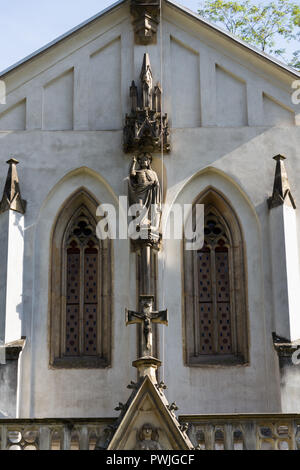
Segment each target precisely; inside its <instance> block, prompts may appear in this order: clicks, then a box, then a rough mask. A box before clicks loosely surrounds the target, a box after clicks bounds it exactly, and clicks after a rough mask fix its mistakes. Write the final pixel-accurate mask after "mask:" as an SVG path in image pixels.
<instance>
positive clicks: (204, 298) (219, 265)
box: [183, 188, 248, 366]
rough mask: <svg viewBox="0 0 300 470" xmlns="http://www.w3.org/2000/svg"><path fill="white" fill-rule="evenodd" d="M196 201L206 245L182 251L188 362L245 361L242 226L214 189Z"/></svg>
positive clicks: (228, 362)
mask: <svg viewBox="0 0 300 470" xmlns="http://www.w3.org/2000/svg"><path fill="white" fill-rule="evenodd" d="M197 204H203V205H204V244H203V247H202V248H201V249H200V250H198V251H192V250H191V251H189V250H184V254H183V259H184V327H185V342H184V352H185V358H186V363H187V365H190V366H198V365H218V364H228V365H232V364H241V363H243V364H244V363H246V362H247V361H248V331H247V316H248V314H247V298H246V277H245V275H246V273H245V245H244V241H243V234H242V230H241V225H240V222H239V220H238V218H237V215H236V214H235V212H234V210H233V208H232V207H231V206H230V204H229V203H228V201H227V200H226V198H225V197H224V196H223V195H222V194H221V193H219V192H218V191H216V190H214V189H213V188H209V189H207V191H206V192H205V193H203V195H202V196H201V197H199V199H198V201H197ZM192 214H193V212H192Z"/></svg>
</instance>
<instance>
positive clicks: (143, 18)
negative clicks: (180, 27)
mask: <svg viewBox="0 0 300 470" xmlns="http://www.w3.org/2000/svg"><path fill="white" fill-rule="evenodd" d="M130 13H131V15H132V24H133V28H134V39H135V43H136V44H139V45H148V44H156V42H157V34H156V33H157V28H158V25H159V15H160V0H131V4H130Z"/></svg>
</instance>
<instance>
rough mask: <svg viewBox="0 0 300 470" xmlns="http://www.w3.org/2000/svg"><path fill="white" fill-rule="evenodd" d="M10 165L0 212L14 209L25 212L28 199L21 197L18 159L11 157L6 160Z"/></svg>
mask: <svg viewBox="0 0 300 470" xmlns="http://www.w3.org/2000/svg"><path fill="white" fill-rule="evenodd" d="M6 163H7V164H8V165H9V168H8V173H7V177H6V182H5V187H4V191H3V196H2V200H1V203H0V213H2V212H5V211H7V210H12V211H16V212H20V213H21V214H25V211H26V201H24V199H22V198H21V192H20V186H19V179H18V173H17V167H16V166H17V164H18V163H19V162H18V160H16V159H15V158H11V159H10V160H8V161H7V162H6Z"/></svg>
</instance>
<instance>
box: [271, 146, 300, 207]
mask: <svg viewBox="0 0 300 470" xmlns="http://www.w3.org/2000/svg"><path fill="white" fill-rule="evenodd" d="M273 159H274V160H275V161H276V169H275V178H274V186H273V194H272V196H271V197H269V199H268V207H269V209H273V208H274V207H277V206H281V205H283V204H289V205H291V206H292V207H293V208H294V209H296V204H295V201H294V199H293V196H292V194H291V188H290V185H289V181H288V176H287V172H286V169H285V166H284V160H285V157H284V156H283V155H276V156H275V157H273Z"/></svg>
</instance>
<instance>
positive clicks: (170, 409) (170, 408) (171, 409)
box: [167, 401, 179, 413]
mask: <svg viewBox="0 0 300 470" xmlns="http://www.w3.org/2000/svg"><path fill="white" fill-rule="evenodd" d="M167 408H168V410H169V411H171V413H172V412H174V411H177V410H178V409H179V408H178V406H177V405H176V402H175V401H173V403H171V405H167Z"/></svg>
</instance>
